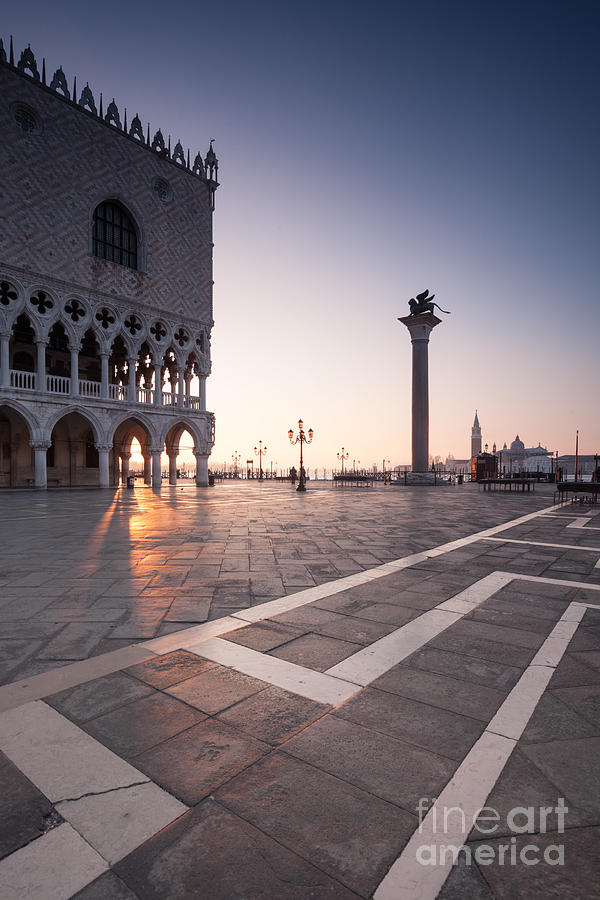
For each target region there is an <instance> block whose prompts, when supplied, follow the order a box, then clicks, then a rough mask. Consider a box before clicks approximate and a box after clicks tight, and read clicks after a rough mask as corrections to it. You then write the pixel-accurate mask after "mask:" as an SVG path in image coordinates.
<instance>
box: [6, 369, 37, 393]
mask: <svg viewBox="0 0 600 900" xmlns="http://www.w3.org/2000/svg"><path fill="white" fill-rule="evenodd" d="M10 386H11V387H12V388H18V389H19V390H21V391H35V372H20V371H19V370H18V369H11V370H10Z"/></svg>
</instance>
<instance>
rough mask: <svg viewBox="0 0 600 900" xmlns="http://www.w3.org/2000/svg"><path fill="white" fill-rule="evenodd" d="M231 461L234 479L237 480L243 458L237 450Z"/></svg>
mask: <svg viewBox="0 0 600 900" xmlns="http://www.w3.org/2000/svg"><path fill="white" fill-rule="evenodd" d="M231 459H232V460H233V477H234V478H237V477H238V465H239V462H240V459H241V456H240V454H239V453H238V452H237V450H235V451H234V454H233V456H232V457H231Z"/></svg>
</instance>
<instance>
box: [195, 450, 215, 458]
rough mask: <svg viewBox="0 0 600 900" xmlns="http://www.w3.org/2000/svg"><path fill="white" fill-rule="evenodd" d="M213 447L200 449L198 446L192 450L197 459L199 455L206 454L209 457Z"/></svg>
mask: <svg viewBox="0 0 600 900" xmlns="http://www.w3.org/2000/svg"><path fill="white" fill-rule="evenodd" d="M211 449H212V448H209V449H204V450H202V449H198V448H197V447H194V449H193V450H192V453H193V454H194V456H195V457H196V459H198V457H199V456H205V457H206V458H207V459H208V457H209V456H210V451H211Z"/></svg>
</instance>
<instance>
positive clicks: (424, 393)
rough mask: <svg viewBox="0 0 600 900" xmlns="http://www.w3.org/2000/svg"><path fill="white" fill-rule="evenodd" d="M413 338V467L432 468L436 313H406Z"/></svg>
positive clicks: (424, 470) (405, 318) (405, 319)
mask: <svg viewBox="0 0 600 900" xmlns="http://www.w3.org/2000/svg"><path fill="white" fill-rule="evenodd" d="M398 321H399V322H402V324H403V325H406V327H407V328H408V331H409V333H410V339H411V342H412V348H413V349H412V471H413V472H419V473H427V472H429V357H428V346H429V335H430V334H431V332H432V330H433V329H434V328H435V326H436V325H439V324H440V322H441V321H442V320H441V319H438V317H437V316H434V315H433V313H429V312H427V313H420V315H417V316H405V317H404V318H401V319H399V320H398Z"/></svg>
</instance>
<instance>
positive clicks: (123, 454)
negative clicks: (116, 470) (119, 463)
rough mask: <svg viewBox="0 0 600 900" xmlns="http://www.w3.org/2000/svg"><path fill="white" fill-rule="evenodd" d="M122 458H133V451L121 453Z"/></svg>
mask: <svg viewBox="0 0 600 900" xmlns="http://www.w3.org/2000/svg"><path fill="white" fill-rule="evenodd" d="M119 456H120V457H121V459H131V453H119Z"/></svg>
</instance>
